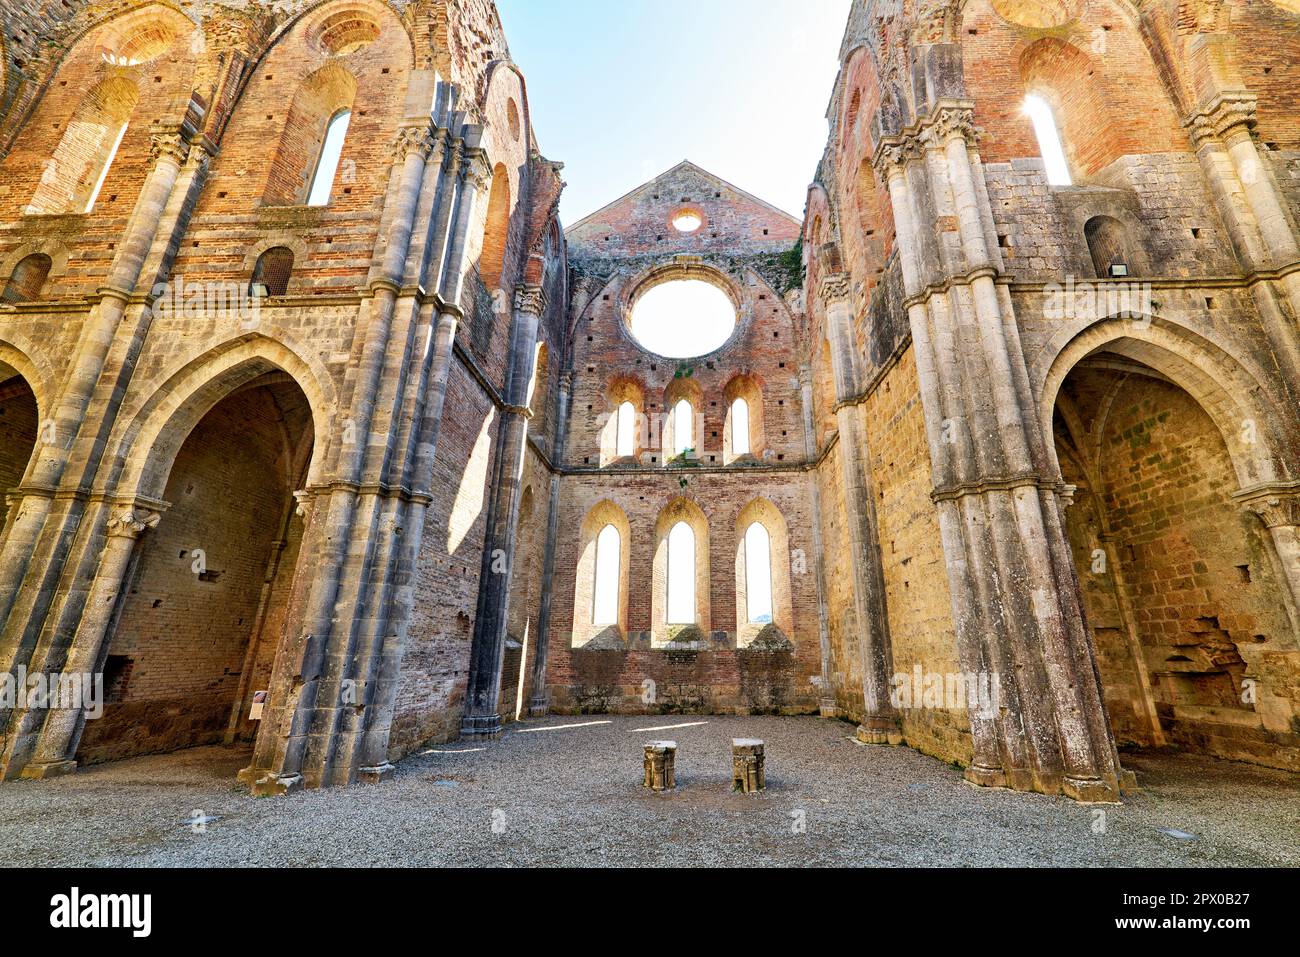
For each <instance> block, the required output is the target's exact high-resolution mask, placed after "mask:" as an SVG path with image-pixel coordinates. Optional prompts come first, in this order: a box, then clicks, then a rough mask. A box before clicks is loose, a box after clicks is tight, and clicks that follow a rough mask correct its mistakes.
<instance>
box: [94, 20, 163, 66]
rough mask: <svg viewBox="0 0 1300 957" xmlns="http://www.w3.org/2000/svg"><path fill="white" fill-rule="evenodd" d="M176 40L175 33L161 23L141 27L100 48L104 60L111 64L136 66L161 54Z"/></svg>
mask: <svg viewBox="0 0 1300 957" xmlns="http://www.w3.org/2000/svg"><path fill="white" fill-rule="evenodd" d="M175 42H176V35H175V34H173V33H172V32H171V31H170V30H168V29H167V28H166V27H165V26H162V25H161V24H156V25H153V26H148V27H142V28H140V29H138V30H136V31H134V32H133V33H130V34H128V35H127V36H125V37H122V38H121V39H120V40H118V41H117V42H116V43H110V44H109V45H108V46H106V47H104V48H102V49H101V50H100V56H102V57H103V58H104V62H106V63H111V64H112V65H113V66H138V65H139V64H141V63H148V62H149V61H150V60H155V59H157V58H158V57H160V56H162V55H163V54H164V53H166V52H167V51H168V50H169V49H171V45H172V44H173V43H175Z"/></svg>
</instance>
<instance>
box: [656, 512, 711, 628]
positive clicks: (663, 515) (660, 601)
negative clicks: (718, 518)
mask: <svg viewBox="0 0 1300 957" xmlns="http://www.w3.org/2000/svg"><path fill="white" fill-rule="evenodd" d="M679 522H685V523H686V524H687V525H688V526H689V527H690V529H691V532H692V533H693V535H694V537H695V624H694V626H687V627H685V628H681V627H669V625H668V535H669V533H670V532H671V531H672V530H673V528H674V527H675V526H676V525H677V524H678V523H679ZM654 535H655V537H654V563H653V568H652V572H651V602H650V627H651V633H650V642H651V646H652V647H657V648H661V647H666V646H670V645H671V643H672V642H673V640H674V639H676V640H678V641H685V642H688V643H693V642H707V641H708V639H709V630H710V628H711V627H712V619H711V600H710V591H711V584H712V576H711V574H710V565H709V520H708V518H707V516H705V514H704V510H703V509H702V508H700V506H699V504H698V503H697V502H695V501H694V500H693V499H689V498H686V497H684V496H680V497H677V498H674V499H673V500H672V501H670V502H669V503H668V504H667V505H665V506H664V508H663V510H662V511H660V513H659V516H658V518H657V519H656V520H655V532H654Z"/></svg>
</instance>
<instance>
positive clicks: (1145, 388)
mask: <svg viewBox="0 0 1300 957" xmlns="http://www.w3.org/2000/svg"><path fill="white" fill-rule="evenodd" d="M1161 354H1162V353H1161V351H1160V350H1157V349H1154V348H1151V347H1148V346H1142V347H1139V348H1125V349H1122V350H1119V349H1116V350H1114V351H1112V349H1111V348H1108V347H1107V346H1102V347H1101V348H1098V349H1095V350H1094V351H1092V352H1090V353H1088V354H1087V355H1086V356H1084V357H1083V358H1082V359H1081V361H1079V362H1078V363H1077V364H1076V365H1074V366H1073V368H1071V369H1070V371H1069V373H1068V374H1067V375H1065V376H1064V378H1063V380H1062V381H1061V385H1060V389H1059V392H1058V393H1057V395H1056V401H1055V407H1054V412H1053V423H1052V425H1053V438H1054V442H1055V449H1056V453H1057V457H1058V459H1059V462H1060V467H1061V473H1062V476H1063V478H1064V480H1065V482H1066V483H1068V484H1070V485H1074V486H1077V491H1076V492H1075V495H1074V504H1073V505H1072V506H1071V507H1070V508H1069V509H1068V510H1067V513H1066V533H1067V536H1068V538H1069V542H1070V545H1071V547H1072V549H1073V553H1074V558H1075V563H1076V567H1077V570H1078V576H1079V581H1080V585H1081V588H1082V594H1083V600H1084V607H1085V610H1086V613H1087V616H1088V620H1089V625H1090V628H1091V631H1092V635H1093V643H1094V647H1095V649H1096V656H1097V659H1096V660H1097V668H1098V672H1099V674H1100V677H1101V682H1102V687H1103V689H1104V694H1105V699H1106V706H1107V710H1108V712H1109V715H1110V720H1111V724H1112V727H1113V729H1114V732H1115V735H1116V739H1117V742H1118V743H1119V744H1120V745H1121V746H1124V745H1137V746H1151V745H1165V744H1169V745H1173V746H1175V747H1177V748H1179V749H1182V750H1185V751H1188V752H1196V753H1201V754H1208V755H1214V756H1217V757H1222V758H1232V759H1237V760H1246V761H1252V762H1255V763H1260V764H1267V765H1271V766H1280V767H1287V766H1292V765H1294V763H1295V761H1296V757H1297V754H1300V751H1297V748H1296V747H1295V744H1291V743H1289V742H1290V741H1292V740H1293V741H1295V743H1296V744H1300V737H1297V736H1296V734H1295V731H1294V729H1293V728H1290V727H1288V724H1289V723H1290V721H1289V720H1288V718H1287V717H1286V716H1285V714H1284V713H1283V712H1284V711H1286V710H1287V709H1288V708H1294V702H1293V701H1289V700H1288V699H1289V697H1290V695H1289V694H1288V692H1287V687H1288V685H1290V686H1291V687H1294V681H1295V677H1296V676H1297V675H1300V649H1298V648H1297V639H1296V635H1295V629H1294V626H1293V624H1292V621H1291V618H1290V613H1289V612H1288V601H1289V592H1288V591H1287V586H1286V582H1285V579H1284V577H1283V573H1282V570H1281V567H1280V565H1279V564H1278V558H1277V554H1276V552H1275V550H1274V549H1273V547H1272V545H1271V542H1270V538H1269V535H1268V532H1267V531H1266V530H1265V528H1264V527H1263V525H1261V524H1260V523H1259V522H1258V520H1257V519H1256V518H1255V517H1254V516H1252V515H1250V514H1247V513H1246V512H1245V511H1244V510H1243V509H1242V508H1241V506H1240V505H1239V503H1238V502H1237V501H1236V500H1235V499H1234V493H1236V492H1238V490H1239V489H1240V488H1241V476H1240V470H1239V468H1238V467H1237V465H1238V464H1239V463H1234V458H1233V454H1234V451H1235V452H1237V453H1238V454H1240V448H1241V443H1242V442H1243V439H1242V436H1240V435H1236V434H1234V435H1232V436H1230V437H1225V432H1224V424H1223V423H1224V422H1226V421H1233V422H1238V420H1239V419H1240V421H1239V424H1240V425H1242V427H1243V428H1248V427H1249V424H1250V422H1251V421H1253V420H1251V419H1249V418H1246V417H1233V416H1230V415H1229V416H1227V417H1225V416H1224V412H1223V409H1219V410H1217V411H1218V413H1219V415H1218V419H1222V421H1218V420H1216V418H1213V417H1212V416H1211V414H1210V413H1209V412H1208V411H1207V409H1206V407H1205V406H1204V405H1203V404H1202V402H1200V401H1198V399H1197V398H1196V397H1195V396H1194V395H1192V394H1191V393H1190V392H1189V391H1187V389H1185V388H1184V387H1183V385H1182V383H1181V381H1180V380H1176V379H1175V378H1174V377H1173V376H1171V375H1170V374H1169V372H1168V371H1167V370H1168V368H1169V367H1176V366H1177V363H1176V362H1170V363H1160V362H1159V361H1158V359H1159V357H1160V355H1161ZM1143 358H1150V359H1152V360H1153V364H1148V363H1147V362H1144V361H1142V359H1143ZM1156 365H1161V366H1164V367H1165V368H1156ZM1201 385H1202V386H1203V385H1204V383H1201ZM1229 441H1232V442H1233V443H1234V450H1233V451H1230V447H1229ZM1261 441H1262V439H1261ZM1279 705H1282V706H1281V707H1279Z"/></svg>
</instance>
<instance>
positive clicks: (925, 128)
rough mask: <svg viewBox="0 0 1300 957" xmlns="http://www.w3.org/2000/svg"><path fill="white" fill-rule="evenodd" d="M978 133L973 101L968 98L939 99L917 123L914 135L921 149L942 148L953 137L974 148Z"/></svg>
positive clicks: (976, 143)
mask: <svg viewBox="0 0 1300 957" xmlns="http://www.w3.org/2000/svg"><path fill="white" fill-rule="evenodd" d="M979 134H980V130H979V127H977V126H976V125H975V104H974V103H971V102H970V101H969V100H940V101H939V102H938V104H936V105H935V106H934V107H933V108H932V109H931V110H930V112H929V113H928V114H926V116H925V117H924V118H923V119H922V120H921V121H920V122H919V123H917V127H916V134H915V135H916V138H917V140H918V142H919V143H920V145H921V147H922V148H923V149H943V148H944V147H945V146H947V145H948V143H949V142H950V141H951V140H954V139H960V140H962V141H963V142H964V143H965V144H966V145H967V146H968V147H970V148H972V149H974V148H975V147H976V146H978V145H979Z"/></svg>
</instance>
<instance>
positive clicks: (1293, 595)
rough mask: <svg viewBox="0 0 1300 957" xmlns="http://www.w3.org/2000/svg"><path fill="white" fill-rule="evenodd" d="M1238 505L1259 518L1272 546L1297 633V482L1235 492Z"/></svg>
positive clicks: (1299, 531)
mask: <svg viewBox="0 0 1300 957" xmlns="http://www.w3.org/2000/svg"><path fill="white" fill-rule="evenodd" d="M1234 498H1236V499H1237V501H1238V503H1239V504H1240V505H1241V507H1242V508H1243V509H1244V510H1245V511H1246V512H1248V513H1250V514H1252V515H1254V516H1255V517H1256V518H1258V519H1259V521H1260V522H1261V524H1263V526H1264V528H1265V529H1266V530H1267V531H1268V536H1269V539H1270V541H1271V542H1272V545H1273V553H1274V556H1275V558H1276V561H1277V565H1278V570H1279V571H1280V572H1281V573H1282V575H1281V577H1282V580H1283V581H1284V582H1285V583H1286V592H1285V594H1284V596H1283V599H1284V604H1285V605H1286V609H1287V614H1288V617H1289V618H1290V620H1291V627H1292V629H1293V630H1294V631H1295V633H1296V634H1300V611H1298V609H1300V482H1278V483H1273V484H1270V485H1265V486H1261V487H1259V488H1253V489H1246V490H1244V491H1241V492H1238V493H1236V495H1235V496H1234Z"/></svg>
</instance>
